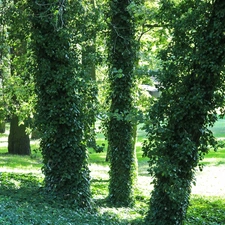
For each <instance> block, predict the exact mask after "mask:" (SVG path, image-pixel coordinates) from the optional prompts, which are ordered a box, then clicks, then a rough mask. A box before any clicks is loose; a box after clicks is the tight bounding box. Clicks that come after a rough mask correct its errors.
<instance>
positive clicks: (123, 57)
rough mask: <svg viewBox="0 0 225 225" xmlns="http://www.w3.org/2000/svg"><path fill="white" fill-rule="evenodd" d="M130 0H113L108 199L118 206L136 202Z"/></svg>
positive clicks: (133, 45) (110, 47)
mask: <svg viewBox="0 0 225 225" xmlns="http://www.w3.org/2000/svg"><path fill="white" fill-rule="evenodd" d="M129 4H130V1H128V0H123V1H114V0H112V1H110V12H109V16H110V22H109V28H110V37H109V43H108V46H109V50H108V51H109V68H110V69H109V82H110V91H109V102H110V110H109V122H108V127H107V129H108V130H107V138H108V144H109V158H110V172H109V175H110V183H109V200H110V201H111V202H112V203H113V204H116V205H123V206H128V205H130V204H132V203H133V201H134V196H133V190H134V183H135V174H136V169H137V168H136V163H135V162H136V153H135V151H134V145H133V141H134V140H133V129H134V124H133V122H132V120H131V118H132V113H133V112H134V107H133V98H132V88H133V87H134V63H135V59H136V58H135V56H136V53H135V30H134V23H133V21H132V16H131V14H130V12H129V10H128V6H129Z"/></svg>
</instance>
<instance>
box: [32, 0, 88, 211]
mask: <svg viewBox="0 0 225 225" xmlns="http://www.w3.org/2000/svg"><path fill="white" fill-rule="evenodd" d="M29 4H30V7H31V9H32V13H33V15H32V41H33V50H34V54H35V57H36V62H37V70H36V73H35V84H36V92H37V96H38V103H37V117H36V121H37V125H38V128H39V131H40V133H41V143H40V147H41V151H42V155H43V162H44V166H43V172H44V174H45V188H46V190H48V191H49V192H50V193H53V194H55V195H57V196H60V197H62V198H63V199H67V200H68V201H69V202H71V203H73V204H74V205H77V206H79V207H87V206H89V205H90V176H89V170H88V165H87V151H86V146H85V145H84V127H85V126H84V121H85V122H87V121H88V118H87V117H86V115H84V113H83V110H82V109H83V107H84V105H85V99H84V94H82V93H81V92H82V91H83V90H85V82H83V80H82V77H80V74H81V73H80V68H81V65H80V60H79V56H80V55H81V52H80V50H79V48H77V46H78V44H79V43H78V42H79V41H80V40H79V38H78V37H80V36H79V34H78V32H79V30H76V29H75V26H76V20H78V18H79V16H78V12H79V13H80V12H81V11H82V8H81V5H80V4H79V1H73V2H71V1H61V0H60V1H55V0H45V1H29Z"/></svg>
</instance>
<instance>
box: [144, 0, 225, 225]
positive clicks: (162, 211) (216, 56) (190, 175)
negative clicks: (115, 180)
mask: <svg viewBox="0 0 225 225" xmlns="http://www.w3.org/2000/svg"><path fill="white" fill-rule="evenodd" d="M161 13H162V19H163V20H164V22H167V23H168V27H167V28H168V31H170V38H171V40H170V43H169V45H168V47H167V49H165V50H164V51H161V54H160V57H161V59H162V60H163V69H162V72H161V74H160V75H159V76H158V77H157V79H158V80H159V82H160V90H161V91H162V95H161V97H160V99H159V101H158V102H157V103H155V105H154V106H153V107H152V108H151V110H150V111H149V121H148V123H147V124H146V130H147V132H148V141H147V142H146V143H145V145H144V147H143V150H144V154H145V155H146V156H148V157H149V165H150V168H149V171H150V174H151V175H152V176H153V177H154V180H153V183H154V190H153V192H152V194H151V199H150V207H149V212H148V214H147V217H146V222H147V224H151V225H176V224H177V225H181V224H183V220H184V218H185V215H186V212H187V208H188V205H189V197H190V193H191V185H192V183H193V182H194V178H195V170H196V167H197V165H198V164H199V161H200V160H201V159H202V158H203V157H204V155H205V154H206V153H207V152H208V150H209V146H214V147H216V141H215V139H214V137H213V134H212V132H211V131H210V130H209V129H208V127H209V126H212V125H213V124H214V122H215V121H216V120H217V112H216V108H218V107H221V106H223V104H224V96H223V95H224V88H225V87H224V80H225V79H224V63H225V36H224V29H225V2H224V1H222V0H215V1H212V3H209V2H205V1H192V0H185V1H180V2H179V3H174V1H161Z"/></svg>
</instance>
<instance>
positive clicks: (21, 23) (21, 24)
mask: <svg viewBox="0 0 225 225" xmlns="http://www.w3.org/2000/svg"><path fill="white" fill-rule="evenodd" d="M4 3H5V6H6V5H7V7H5V14H4V21H5V28H4V36H5V37H4V46H5V51H4V59H5V60H4V62H3V71H4V72H3V73H4V93H3V94H4V100H5V106H6V108H7V110H8V112H7V114H8V118H10V120H11V126H10V133H9V137H8V152H9V153H11V154H22V155H29V154H30V140H29V135H28V133H27V127H28V119H29V118H30V116H31V114H32V111H33V107H32V106H33V105H34V104H33V103H34V102H33V100H34V98H33V96H34V93H33V80H32V72H31V65H32V57H30V50H29V42H30V39H29V38H30V31H29V29H30V23H29V20H28V11H27V5H26V1H24V0H17V1H6V2H4Z"/></svg>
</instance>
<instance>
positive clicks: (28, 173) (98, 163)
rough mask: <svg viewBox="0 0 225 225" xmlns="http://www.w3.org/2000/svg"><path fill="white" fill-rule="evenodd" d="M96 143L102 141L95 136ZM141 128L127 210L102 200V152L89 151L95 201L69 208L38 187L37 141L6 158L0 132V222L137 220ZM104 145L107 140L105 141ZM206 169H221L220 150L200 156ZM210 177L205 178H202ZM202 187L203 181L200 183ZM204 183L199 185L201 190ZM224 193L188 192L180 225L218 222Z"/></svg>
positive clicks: (143, 199)
mask: <svg viewBox="0 0 225 225" xmlns="http://www.w3.org/2000/svg"><path fill="white" fill-rule="evenodd" d="M224 125H225V120H219V121H218V123H217V124H216V126H215V127H214V128H213V132H215V135H216V137H217V138H220V139H222V138H224V137H225V131H224V133H223V132H222V131H223V126H224ZM98 137H99V138H98V144H100V145H101V144H102V143H104V142H106V141H105V140H104V136H103V135H102V134H99V136H98ZM144 138H145V133H144V131H142V130H140V129H139V132H138V138H137V140H138V141H137V157H138V166H139V167H138V170H139V177H138V185H137V189H136V190H135V199H136V204H135V206H134V207H133V208H114V207H109V206H108V205H107V204H106V200H105V199H106V197H107V195H108V179H109V176H108V171H109V166H108V163H107V162H106V161H105V157H106V153H105V151H104V152H102V153H95V152H93V151H92V150H89V153H90V154H89V163H90V170H91V176H92V181H91V192H92V197H93V201H94V204H95V207H94V210H93V211H91V212H87V211H82V210H78V209H73V208H71V206H68V205H67V204H66V203H64V202H61V201H58V200H57V198H53V196H47V195H46V194H45V193H44V192H43V191H42V181H43V175H42V173H41V166H42V158H41V153H40V152H38V151H36V149H38V141H32V155H31V156H12V155H9V154H8V153H7V135H6V134H1V135H0V225H11V224H15V225H20V224H28V225H30V224H35V225H38V224H40V225H47V224H51V225H54V224H55V225H61V224H62V225H70V224H75V225H95V224H96V225H101V224H102V225H125V224H126V225H138V224H142V222H143V218H144V216H145V214H146V212H147V210H148V200H149V195H150V192H151V189H152V186H151V185H150V181H151V177H150V176H149V175H148V172H147V168H148V163H147V161H148V159H147V158H142V152H141V142H142V141H143V139H144ZM105 144H106V145H107V143H105ZM204 164H205V165H206V167H207V168H209V169H210V168H215V167H216V168H224V165H225V148H221V149H219V151H218V152H213V151H211V152H210V153H209V154H208V155H206V157H205V159H204ZM208 179H210V177H209V178H208ZM206 186H207V182H206ZM204 188H205V186H204V187H202V190H204ZM224 212H225V196H204V195H200V194H198V195H192V196H191V205H190V207H189V209H188V213H187V219H186V221H185V225H224V224H225V213H224Z"/></svg>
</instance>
